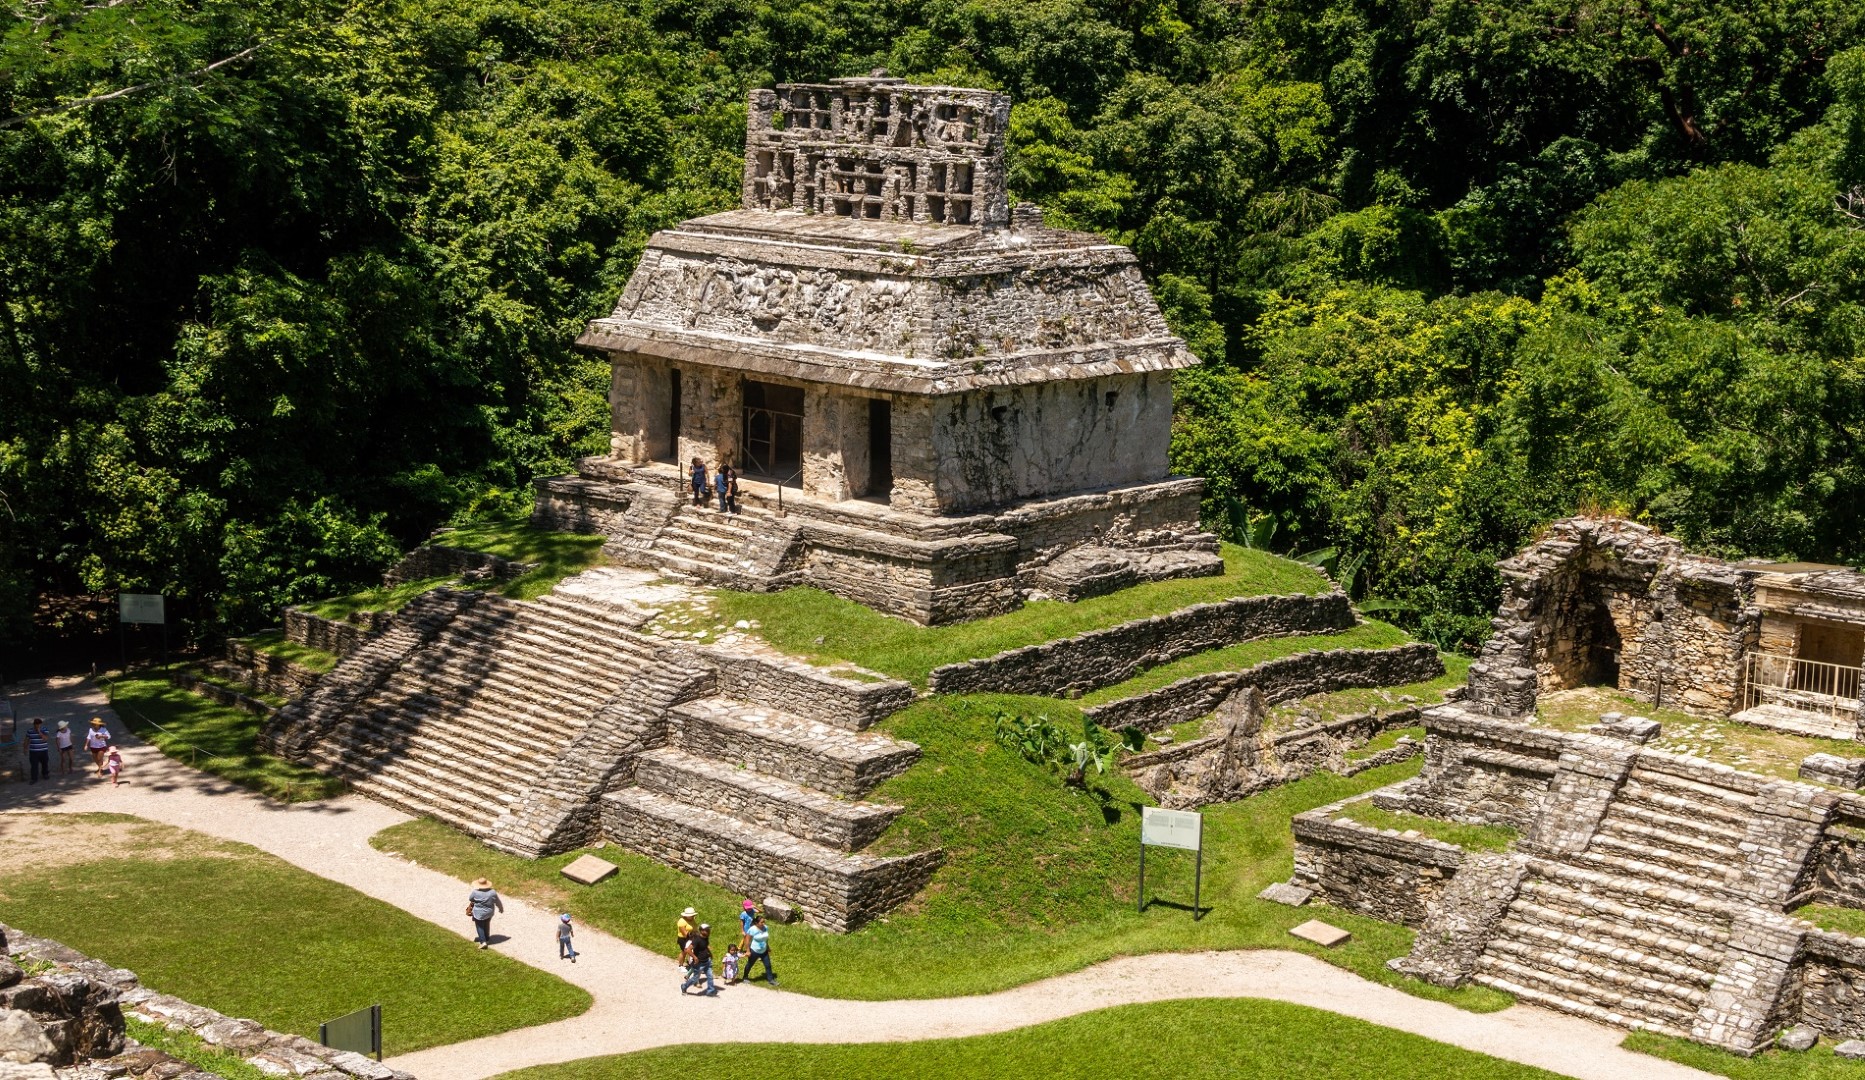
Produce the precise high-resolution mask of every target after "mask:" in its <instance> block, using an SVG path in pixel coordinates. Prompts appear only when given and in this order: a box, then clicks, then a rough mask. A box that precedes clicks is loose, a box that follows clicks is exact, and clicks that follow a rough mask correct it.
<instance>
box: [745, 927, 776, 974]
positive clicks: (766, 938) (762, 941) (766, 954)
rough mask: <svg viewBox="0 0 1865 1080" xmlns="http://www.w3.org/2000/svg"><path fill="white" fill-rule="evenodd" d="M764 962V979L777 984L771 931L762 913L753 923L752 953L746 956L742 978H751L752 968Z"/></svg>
mask: <svg viewBox="0 0 1865 1080" xmlns="http://www.w3.org/2000/svg"><path fill="white" fill-rule="evenodd" d="M759 961H762V962H763V963H764V981H765V982H767V983H770V984H771V985H772V986H776V985H777V972H776V971H775V970H774V969H773V968H772V967H771V931H770V928H769V927H767V926H765V925H764V916H762V915H760V916H758V917H757V919H756V921H754V922H753V923H752V924H751V954H750V955H749V956H747V957H746V958H745V969H744V971H743V972H741V973H740V976H739V977H740V978H741V979H749V978H751V969H752V968H754V967H757V966H758V963H759Z"/></svg>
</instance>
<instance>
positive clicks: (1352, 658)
mask: <svg viewBox="0 0 1865 1080" xmlns="http://www.w3.org/2000/svg"><path fill="white" fill-rule="evenodd" d="M1442 674H1444V662H1443V661H1442V660H1440V659H1439V658H1438V651H1437V649H1436V648H1434V647H1433V646H1431V645H1427V644H1425V643H1423V642H1414V643H1413V644H1410V645H1402V646H1400V647H1399V648H1396V649H1329V650H1326V651H1324V652H1306V653H1298V654H1297V655H1295V656H1285V657H1281V658H1279V659H1276V660H1265V661H1263V662H1262V663H1260V664H1257V665H1255V666H1254V667H1249V668H1245V669H1244V670H1242V671H1219V672H1214V673H1212V674H1209V675H1193V676H1191V677H1190V678H1186V679H1180V680H1179V681H1177V682H1175V683H1172V684H1170V685H1168V686H1162V687H1160V688H1159V689H1157V690H1153V691H1150V692H1148V693H1144V694H1138V695H1135V696H1134V697H1130V698H1121V699H1120V700H1119V701H1110V702H1108V703H1107V704H1105V705H1097V706H1095V707H1094V708H1091V709H1084V710H1083V715H1085V716H1087V717H1088V718H1090V719H1092V720H1093V721H1094V722H1095V723H1097V724H1100V725H1101V726H1102V727H1105V728H1110V729H1113V730H1116V731H1117V730H1119V729H1121V728H1123V727H1126V726H1128V725H1129V724H1131V725H1133V726H1135V727H1138V728H1140V729H1142V730H1144V731H1161V730H1164V729H1165V728H1169V727H1172V726H1173V725H1175V724H1182V723H1184V722H1185V721H1187V720H1196V719H1197V718H1198V717H1200V716H1204V715H1205V714H1207V713H1209V712H1211V711H1212V710H1213V709H1215V708H1217V707H1218V705H1219V704H1220V703H1221V702H1223V700H1224V699H1225V698H1227V697H1229V696H1230V695H1231V694H1233V693H1235V692H1236V690H1237V688H1238V687H1240V686H1254V687H1256V688H1257V689H1258V690H1261V691H1262V692H1263V699H1264V701H1265V702H1266V703H1268V704H1270V705H1275V704H1278V703H1280V702H1284V701H1294V700H1296V699H1298V698H1305V697H1307V696H1309V695H1310V694H1326V693H1332V692H1333V691H1336V690H1347V689H1352V688H1356V687H1367V686H1402V685H1404V684H1406V683H1414V682H1423V681H1424V680H1426V679H1434V678H1436V677H1438V676H1439V675H1442Z"/></svg>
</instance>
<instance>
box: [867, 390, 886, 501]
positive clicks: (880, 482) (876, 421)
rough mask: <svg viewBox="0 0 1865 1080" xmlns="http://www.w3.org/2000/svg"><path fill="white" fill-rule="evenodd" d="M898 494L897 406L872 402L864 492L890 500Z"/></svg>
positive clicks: (869, 409)
mask: <svg viewBox="0 0 1865 1080" xmlns="http://www.w3.org/2000/svg"><path fill="white" fill-rule="evenodd" d="M893 491H894V404H893V402H891V401H888V400H887V399H886V398H869V399H868V486H867V489H866V490H864V491H863V492H862V494H863V495H866V496H869V497H878V498H880V499H886V498H887V497H888V496H890V495H892V494H893Z"/></svg>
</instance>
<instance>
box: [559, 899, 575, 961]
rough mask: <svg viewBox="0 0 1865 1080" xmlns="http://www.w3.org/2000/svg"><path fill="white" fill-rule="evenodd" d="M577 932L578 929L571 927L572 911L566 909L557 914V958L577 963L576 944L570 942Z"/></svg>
mask: <svg viewBox="0 0 1865 1080" xmlns="http://www.w3.org/2000/svg"><path fill="white" fill-rule="evenodd" d="M575 934H576V931H575V930H572V929H571V928H570V913H569V912H567V911H566V912H564V913H563V914H562V915H559V916H557V959H559V960H568V961H570V962H571V963H572V964H574V963H576V946H574V945H572V944H570V939H571V938H572V937H574V936H575Z"/></svg>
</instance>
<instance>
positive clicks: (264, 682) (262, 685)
mask: <svg viewBox="0 0 1865 1080" xmlns="http://www.w3.org/2000/svg"><path fill="white" fill-rule="evenodd" d="M227 660H228V661H230V662H231V663H233V664H236V665H238V666H240V667H241V668H243V669H245V672H246V679H247V681H248V682H249V683H251V684H252V687H253V689H255V690H258V691H260V692H262V693H267V694H277V695H279V696H280V697H288V698H289V697H297V696H298V695H299V694H302V693H304V692H305V691H306V690H309V689H310V688H311V686H312V684H313V683H315V682H317V680H318V677H319V676H320V675H321V674H322V673H321V672H317V671H312V670H311V669H310V668H308V667H305V666H304V665H303V664H300V663H298V662H297V661H295V660H287V659H285V658H284V657H282V656H279V655H278V654H276V653H269V652H266V651H265V650H264V649H255V648H253V647H252V645H251V644H249V643H248V642H245V641H242V640H240V639H238V638H234V639H233V640H231V641H229V642H227Z"/></svg>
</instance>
